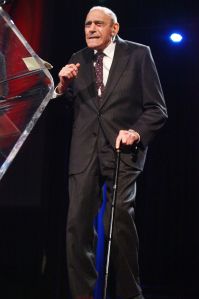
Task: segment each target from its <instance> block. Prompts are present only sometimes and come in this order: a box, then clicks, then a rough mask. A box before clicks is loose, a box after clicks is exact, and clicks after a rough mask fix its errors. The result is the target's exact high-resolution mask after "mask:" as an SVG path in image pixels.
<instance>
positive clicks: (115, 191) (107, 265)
mask: <svg viewBox="0 0 199 299" xmlns="http://www.w3.org/2000/svg"><path fill="white" fill-rule="evenodd" d="M119 167H120V149H116V169H115V177H114V184H113V198H112V205H111V215H110V227H109V235H108V248H107V259H106V269H105V281H104V297H103V299H106V295H107V285H108V275H109V263H110V253H111V242H112V235H113V227H114V216H115V204H116V198H117V189H118V175H119Z"/></svg>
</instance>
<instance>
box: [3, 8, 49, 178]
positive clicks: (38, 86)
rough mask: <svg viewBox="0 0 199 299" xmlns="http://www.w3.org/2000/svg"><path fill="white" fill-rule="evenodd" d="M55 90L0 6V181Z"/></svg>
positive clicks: (33, 53)
mask: <svg viewBox="0 0 199 299" xmlns="http://www.w3.org/2000/svg"><path fill="white" fill-rule="evenodd" d="M53 90H54V84H53V79H52V77H51V74H50V73H49V71H48V69H47V67H46V64H45V63H44V61H43V60H42V59H40V58H39V57H38V55H37V54H36V53H35V52H34V51H33V49H32V48H31V47H30V46H29V44H28V43H27V41H26V40H25V39H24V37H23V36H22V34H21V33H20V32H19V30H18V29H17V28H16V26H15V25H14V23H13V21H12V20H11V19H10V17H9V15H8V14H7V13H6V12H5V11H4V10H3V8H2V7H1V6H0V180H1V179H2V177H3V175H4V174H5V173H6V171H7V169H8V167H9V165H10V164H11V163H12V161H13V159H14V158H15V156H16V154H17V153H18V151H19V149H20V148H21V146H22V144H23V143H24V141H25V140H26V138H27V137H28V135H29V134H30V132H31V130H32V128H33V127H34V125H35V123H36V122H37V120H38V119H39V117H40V116H41V114H42V112H43V110H44V108H45V107H46V105H47V104H48V102H49V100H50V99H51V98H52V94H53ZM35 146H36V145H35Z"/></svg>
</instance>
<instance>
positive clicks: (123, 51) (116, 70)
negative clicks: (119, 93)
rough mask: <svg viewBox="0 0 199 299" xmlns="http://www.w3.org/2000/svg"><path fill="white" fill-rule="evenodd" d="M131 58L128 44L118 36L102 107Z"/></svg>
mask: <svg viewBox="0 0 199 299" xmlns="http://www.w3.org/2000/svg"><path fill="white" fill-rule="evenodd" d="M128 60H129V51H128V45H127V44H126V43H125V42H124V41H123V40H122V39H120V38H119V37H118V39H117V41H116V47H115V53H114V57H113V62H112V65H111V69H110V72H109V76H108V81H107V84H106V88H105V91H104V95H103V99H102V103H101V106H100V108H102V107H103V106H104V104H105V103H106V101H107V100H108V98H109V96H110V94H111V93H112V91H113V90H114V88H115V86H116V84H117V83H118V81H119V79H120V77H121V76H122V74H123V72H124V70H125V68H126V66H127V63H128Z"/></svg>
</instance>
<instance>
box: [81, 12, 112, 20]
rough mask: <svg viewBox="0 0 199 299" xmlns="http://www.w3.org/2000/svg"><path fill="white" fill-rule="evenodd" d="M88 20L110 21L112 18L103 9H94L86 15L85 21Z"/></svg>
mask: <svg viewBox="0 0 199 299" xmlns="http://www.w3.org/2000/svg"><path fill="white" fill-rule="evenodd" d="M88 21H92V22H93V21H103V22H106V23H112V18H111V16H110V15H109V14H107V13H105V12H104V11H103V10H99V9H94V10H91V11H90V12H89V13H88V14H87V16H86V20H85V22H88Z"/></svg>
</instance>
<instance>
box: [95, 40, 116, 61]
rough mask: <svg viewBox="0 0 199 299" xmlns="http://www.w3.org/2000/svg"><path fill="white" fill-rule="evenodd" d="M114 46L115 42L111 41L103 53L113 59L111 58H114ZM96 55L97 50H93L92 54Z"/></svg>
mask: <svg viewBox="0 0 199 299" xmlns="http://www.w3.org/2000/svg"><path fill="white" fill-rule="evenodd" d="M115 46H116V43H115V41H111V42H110V44H108V46H107V47H106V48H105V49H104V50H103V53H104V54H105V55H106V56H107V57H109V58H111V59H113V56H114V52H115ZM96 53H97V50H94V54H96Z"/></svg>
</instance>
